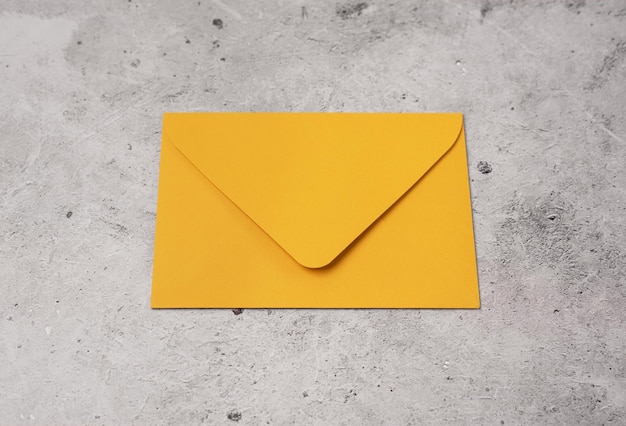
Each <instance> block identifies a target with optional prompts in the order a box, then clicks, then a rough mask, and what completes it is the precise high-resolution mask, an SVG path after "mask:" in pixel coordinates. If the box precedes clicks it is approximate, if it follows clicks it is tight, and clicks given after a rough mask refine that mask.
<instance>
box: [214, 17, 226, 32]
mask: <svg viewBox="0 0 626 426" xmlns="http://www.w3.org/2000/svg"><path fill="white" fill-rule="evenodd" d="M212 24H213V26H214V27H216V28H217V29H218V30H221V29H222V28H224V21H222V20H221V19H220V18H215V19H214V20H213V22H212Z"/></svg>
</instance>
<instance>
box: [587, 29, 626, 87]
mask: <svg viewBox="0 0 626 426" xmlns="http://www.w3.org/2000/svg"><path fill="white" fill-rule="evenodd" d="M625 57H626V41H625V40H622V41H619V42H617V43H616V44H615V46H614V47H613V49H611V51H610V52H609V53H608V54H607V55H606V56H604V58H603V59H602V63H601V64H600V66H599V67H598V68H597V69H596V71H595V72H594V74H593V76H592V77H591V82H590V83H589V84H588V85H587V86H585V88H586V89H591V90H594V89H599V88H600V87H602V86H604V84H606V82H607V81H608V78H609V76H610V75H611V74H612V73H613V71H614V70H615V68H617V66H618V65H620V64H621V63H622V62H623V61H624V58H625Z"/></svg>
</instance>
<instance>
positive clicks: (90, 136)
mask: <svg viewBox="0 0 626 426" xmlns="http://www.w3.org/2000/svg"><path fill="white" fill-rule="evenodd" d="M214 19H221V20H222V25H221V26H222V28H221V29H220V28H219V27H220V25H219V22H217V21H216V24H215V25H214V24H213V20H214ZM625 58H626V2H624V1H620V2H617V1H614V2H593V1H587V2H585V1H584V0H568V1H561V2H547V1H542V2H509V1H485V2H483V3H481V2H460V1H459V2H454V1H447V2H442V1H434V0H433V1H406V0H396V1H388V2H386V1H382V0H364V1H363V2H362V3H359V2H352V3H350V2H347V3H344V2H342V1H341V0H339V1H337V2H335V1H327V0H324V1H312V0H293V1H286V0H263V1H249V2H245V1H243V0H232V1H228V0H193V1H179V2H169V1H156V0H111V1H96V0H91V1H83V0H75V1H74V0H58V1H45V2H44V1H33V0H0V291H1V296H2V297H1V300H0V312H1V317H0V337H1V346H0V361H1V362H0V424H7V425H15V424H130V423H136V424H198V423H207V424H226V425H229V424H235V423H238V424H249V425H257V424H277V425H283V424H297V425H303V424H317V425H326V424H337V425H352V424H366V425H380V424H385V425H417V424H484V425H501V424H509V425H511V424H512V425H535V424H567V425H576V424H580V425H601V424H606V425H611V424H615V425H624V424H626V363H625V361H624V353H625V351H626V337H625V334H626V333H625V327H626V298H625V296H626V277H625V273H626V269H625V264H626V227H625V225H626V173H625V172H624V166H625V165H626V120H625V114H626V59H625ZM164 111H461V112H463V113H465V120H466V121H465V123H466V132H467V142H468V148H469V164H470V175H471V182H472V193H473V207H474V219H475V230H476V244H477V250H478V265H479V271H480V284H481V296H482V309H481V310H478V311H439V310H421V311H419V310H396V311H388V310H377V311H376V310H374V311H370V310H362V311H352V310H337V311H335V310H332V311H318V310H245V311H244V312H243V313H241V314H239V315H234V314H233V312H232V311H230V310H174V311H167V310H166V311H152V310H150V309H149V307H148V302H149V296H150V278H151V264H152V243H153V235H154V219H155V205H156V189H157V174H158V162H159V144H160V120H161V114H162V113H163V112H164ZM481 161H482V162H487V163H488V165H489V167H487V166H486V165H485V164H482V163H481V164H480V167H479V166H478V165H479V162H481ZM489 168H490V169H491V172H490V173H486V172H487V171H488V170H489ZM479 169H480V170H479Z"/></svg>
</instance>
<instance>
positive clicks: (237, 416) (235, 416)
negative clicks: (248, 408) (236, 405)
mask: <svg viewBox="0 0 626 426" xmlns="http://www.w3.org/2000/svg"><path fill="white" fill-rule="evenodd" d="M226 418H228V420H232V421H233V422H238V421H239V420H241V411H237V410H232V411H229V412H228V414H227V415H226Z"/></svg>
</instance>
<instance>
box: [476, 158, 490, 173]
mask: <svg viewBox="0 0 626 426" xmlns="http://www.w3.org/2000/svg"><path fill="white" fill-rule="evenodd" d="M477 168H478V171H479V172H481V173H482V174H484V175H486V174H489V173H491V172H492V168H491V165H490V164H489V163H488V162H486V161H479V162H478V165H477Z"/></svg>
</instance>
